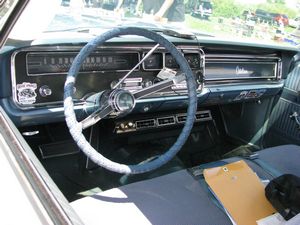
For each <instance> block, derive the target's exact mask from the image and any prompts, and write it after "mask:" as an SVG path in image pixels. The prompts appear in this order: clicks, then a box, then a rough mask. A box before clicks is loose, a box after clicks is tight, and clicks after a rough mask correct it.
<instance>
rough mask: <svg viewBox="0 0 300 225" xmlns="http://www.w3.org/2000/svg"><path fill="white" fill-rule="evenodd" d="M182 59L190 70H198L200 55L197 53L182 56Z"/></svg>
mask: <svg viewBox="0 0 300 225" xmlns="http://www.w3.org/2000/svg"><path fill="white" fill-rule="evenodd" d="M184 58H185V59H186V61H187V62H188V64H189V65H190V67H191V68H192V69H197V68H200V55H199V54H198V53H187V54H184Z"/></svg>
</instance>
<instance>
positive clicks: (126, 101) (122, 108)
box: [109, 89, 135, 113]
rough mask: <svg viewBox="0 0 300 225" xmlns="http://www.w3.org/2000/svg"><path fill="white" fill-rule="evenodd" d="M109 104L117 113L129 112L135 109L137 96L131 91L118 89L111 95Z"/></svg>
mask: <svg viewBox="0 0 300 225" xmlns="http://www.w3.org/2000/svg"><path fill="white" fill-rule="evenodd" d="M109 104H110V105H111V106H112V107H113V109H114V110H115V111H116V112H117V113H125V112H126V113H127V112H130V111H132V110H133V108H134V106H135V98H134V96H133V95H132V94H131V93H130V92H129V91H126V90H123V89H116V90H114V91H112V92H111V93H110V95H109Z"/></svg>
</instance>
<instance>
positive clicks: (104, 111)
mask: <svg viewBox="0 0 300 225" xmlns="http://www.w3.org/2000/svg"><path fill="white" fill-rule="evenodd" d="M112 112H114V109H113V107H112V106H111V105H107V106H104V107H101V108H100V109H98V110H96V111H95V112H93V113H92V114H91V115H89V116H88V117H86V118H85V119H84V120H82V121H81V122H80V123H81V126H82V129H86V128H88V127H90V126H93V125H94V124H96V123H97V122H98V121H100V120H101V119H103V118H105V117H106V116H108V115H109V114H111V113H112Z"/></svg>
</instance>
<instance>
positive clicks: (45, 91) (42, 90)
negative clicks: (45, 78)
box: [39, 85, 52, 97]
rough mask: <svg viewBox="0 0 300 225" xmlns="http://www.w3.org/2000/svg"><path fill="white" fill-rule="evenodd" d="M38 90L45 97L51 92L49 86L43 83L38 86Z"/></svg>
mask: <svg viewBox="0 0 300 225" xmlns="http://www.w3.org/2000/svg"><path fill="white" fill-rule="evenodd" d="M39 92H40V94H41V96H42V97H47V96H50V95H51V94H52V90H51V88H49V86H47V85H44V86H42V87H40V89H39Z"/></svg>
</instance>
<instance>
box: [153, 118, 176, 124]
mask: <svg viewBox="0 0 300 225" xmlns="http://www.w3.org/2000/svg"><path fill="white" fill-rule="evenodd" d="M172 124H175V117H174V116H168V117H161V118H157V125H158V126H166V125H172Z"/></svg>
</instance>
